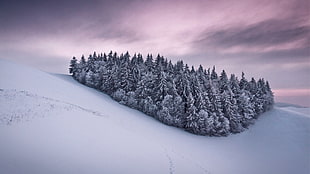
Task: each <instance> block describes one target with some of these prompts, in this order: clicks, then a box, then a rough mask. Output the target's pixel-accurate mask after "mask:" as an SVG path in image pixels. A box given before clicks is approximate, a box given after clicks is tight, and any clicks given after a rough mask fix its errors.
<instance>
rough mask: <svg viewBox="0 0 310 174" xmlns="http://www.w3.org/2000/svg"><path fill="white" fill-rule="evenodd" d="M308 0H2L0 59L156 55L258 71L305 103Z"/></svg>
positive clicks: (54, 66)
mask: <svg viewBox="0 0 310 174" xmlns="http://www.w3.org/2000/svg"><path fill="white" fill-rule="evenodd" d="M309 2H310V1H309V0H283V1H282V0H238V1H227V0H85V1H83V0H67V1H66V0H1V1H0V58H5V59H9V60H10V59H11V60H14V61H19V62H22V63H26V64H29V65H32V66H35V67H38V68H40V69H42V70H44V71H48V72H54V73H67V69H68V63H69V60H70V59H71V58H72V56H76V57H80V56H81V55H82V54H85V55H86V56H87V55H88V54H90V53H92V52H94V51H96V52H109V51H110V50H113V51H117V52H118V53H120V52H125V51H127V50H128V51H130V53H131V54H134V53H135V52H137V53H142V54H144V55H145V54H147V53H152V54H155V55H157V54H158V53H160V54H161V55H163V56H165V57H167V58H169V59H172V60H173V61H176V60H179V59H183V60H184V61H185V63H188V64H189V65H194V66H196V67H197V66H198V65H199V64H202V65H203V66H204V67H205V68H208V67H212V66H213V65H215V66H216V67H217V69H218V72H220V71H221V70H222V69H225V70H226V71H227V72H228V73H234V74H236V75H238V76H239V77H240V74H241V72H242V71H244V72H245V74H246V76H247V77H248V78H250V77H255V78H260V77H264V78H265V79H267V80H268V81H269V82H270V84H271V87H272V88H273V90H274V91H275V94H276V96H277V99H278V100H279V101H286V102H293V103H296V104H301V105H307V106H310V80H309V79H310V77H309V76H310V53H309V50H310V48H309V47H310V14H309V11H310V9H309ZM296 97H297V98H296Z"/></svg>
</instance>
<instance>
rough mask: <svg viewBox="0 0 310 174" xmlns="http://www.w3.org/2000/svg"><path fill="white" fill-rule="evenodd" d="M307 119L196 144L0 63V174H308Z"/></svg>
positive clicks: (104, 101) (284, 112) (282, 117)
mask: <svg viewBox="0 0 310 174" xmlns="http://www.w3.org/2000/svg"><path fill="white" fill-rule="evenodd" d="M309 111H310V109H309V108H296V107H293V106H288V107H276V108H275V109H273V110H271V111H269V112H267V113H265V114H264V115H262V116H261V117H260V118H259V120H258V121H257V122H256V124H255V125H253V126H251V127H250V129H249V130H247V131H245V132H243V133H240V134H236V135H230V136H229V137H204V136H197V135H193V134H190V133H187V132H184V131H182V130H180V129H177V128H173V127H169V126H166V125H163V124H162V123H159V122H158V121H156V120H154V119H153V118H151V117H148V116H146V115H144V114H142V113H141V112H138V111H135V110H132V109H129V108H127V107H125V106H122V105H119V104H118V103H116V102H115V101H113V100H112V99H110V98H109V97H108V96H106V95H104V94H102V93H100V92H98V91H96V90H94V89H91V88H88V87H85V86H83V85H81V84H79V83H77V82H76V81H74V80H73V79H72V78H71V77H70V76H66V75H51V74H48V73H45V72H41V71H38V70H35V69H32V68H29V67H24V66H21V65H17V64H14V63H10V62H7V61H4V60H0V173H12V174H15V173H31V174H34V173H64V174H65V173H156V174H157V173H212V174H227V173H229V174H248V173H252V174H256V173H257V174H261V173H264V174H274V173H281V174H290V173H299V174H307V173H309V171H310V169H309V168H310V167H309V165H310V158H309V157H310V149H309V147H310V116H309Z"/></svg>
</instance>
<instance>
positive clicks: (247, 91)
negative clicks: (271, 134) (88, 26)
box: [69, 51, 274, 136]
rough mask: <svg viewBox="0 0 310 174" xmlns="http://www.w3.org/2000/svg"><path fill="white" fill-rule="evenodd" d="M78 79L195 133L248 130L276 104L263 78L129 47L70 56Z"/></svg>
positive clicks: (73, 74)
mask: <svg viewBox="0 0 310 174" xmlns="http://www.w3.org/2000/svg"><path fill="white" fill-rule="evenodd" d="M69 72H70V74H72V77H73V78H74V79H75V80H77V81H78V82H80V83H82V84H84V85H87V86H89V87H91V88H95V89H97V90H100V91H102V92H104V93H105V94H107V95H109V96H111V97H112V98H113V99H114V100H116V101H117V102H119V103H121V104H123V105H126V106H128V107H130V108H133V109H137V110H139V111H141V112H143V113H145V114H147V115H149V116H151V117H154V118H155V119H157V120H159V121H160V122H162V123H164V124H167V125H170V126H175V127H178V128H181V129H184V130H186V131H188V132H191V133H194V134H198V135H208V136H227V135H229V134H232V133H239V132H242V131H244V130H245V129H247V128H248V127H249V126H250V125H251V124H253V123H254V122H255V120H256V119H257V118H258V117H259V116H260V115H261V114H262V113H264V112H266V111H268V110H270V109H271V108H272V107H273V104H274V97H273V92H272V90H271V88H270V85H269V83H268V81H265V80H264V79H263V78H260V79H258V80H255V79H254V78H251V80H247V79H246V78H245V74H244V73H243V72H242V76H241V78H240V79H238V77H237V76H236V75H234V74H231V75H229V76H228V75H227V74H226V72H225V70H222V71H221V72H220V73H219V74H218V73H217V72H216V69H215V66H213V68H212V69H210V68H209V69H205V68H203V67H202V66H201V65H200V66H199V67H198V69H195V68H194V67H193V66H192V67H189V66H188V64H185V63H184V62H183V61H182V60H180V61H177V62H176V63H172V62H171V61H170V60H168V59H167V58H164V57H163V56H161V55H157V56H156V57H154V58H153V56H152V55H151V54H148V55H147V57H146V59H145V60H144V58H143V56H142V55H141V54H134V55H133V56H131V55H130V54H129V53H128V52H126V53H122V54H120V55H119V54H118V53H116V52H112V51H110V52H109V53H107V54H106V53H101V54H97V53H96V52H94V53H93V54H90V55H89V57H88V58H87V60H86V59H85V57H84V55H82V57H81V58H80V59H79V60H77V58H76V57H73V58H72V59H71V61H70V67H69Z"/></svg>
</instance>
